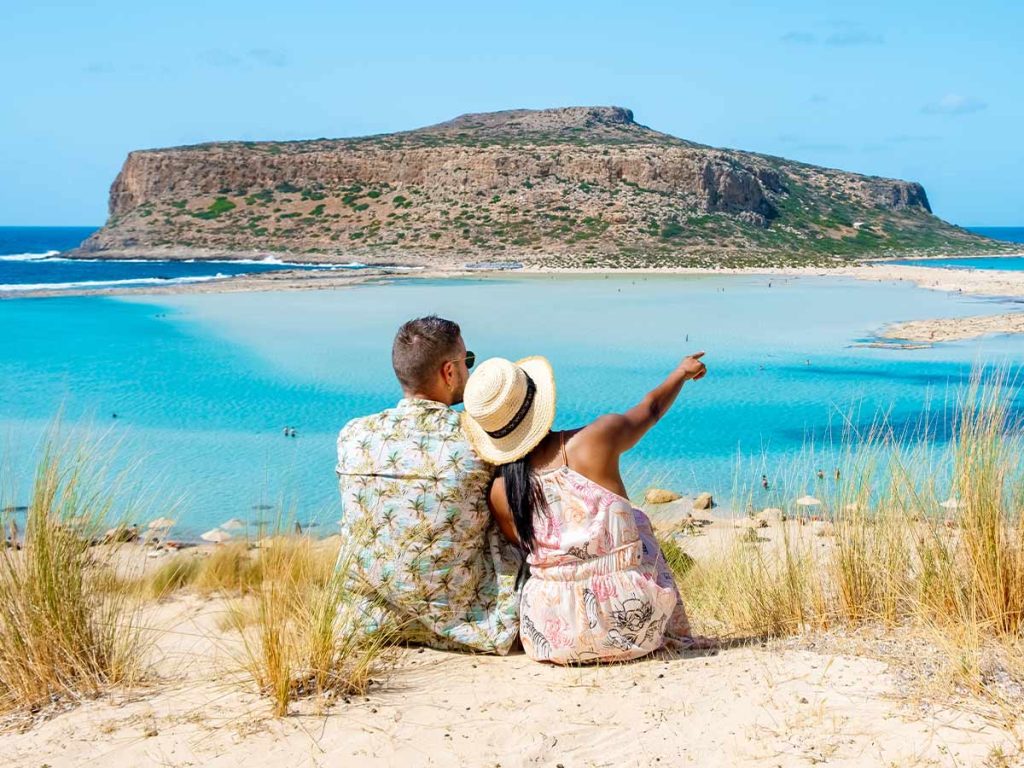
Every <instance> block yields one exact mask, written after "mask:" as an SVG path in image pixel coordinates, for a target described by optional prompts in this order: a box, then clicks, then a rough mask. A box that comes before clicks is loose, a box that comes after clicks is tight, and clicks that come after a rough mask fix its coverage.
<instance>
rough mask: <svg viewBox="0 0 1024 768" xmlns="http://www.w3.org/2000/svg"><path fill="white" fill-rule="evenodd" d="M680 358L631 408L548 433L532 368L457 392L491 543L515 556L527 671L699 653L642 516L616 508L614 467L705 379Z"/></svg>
mask: <svg viewBox="0 0 1024 768" xmlns="http://www.w3.org/2000/svg"><path fill="white" fill-rule="evenodd" d="M703 354H704V353H703V352H698V353H697V354H694V355H690V356H688V357H686V358H684V359H683V361H682V362H681V363H680V364H679V366H677V367H676V369H675V370H674V371H672V373H670V374H669V376H668V377H667V378H666V379H665V380H664V381H663V382H662V383H661V384H659V385H658V386H657V387H655V388H654V389H653V390H652V391H651V392H649V393H648V394H647V395H646V396H645V397H644V398H643V399H642V400H641V401H640V402H639V403H638V404H637V405H636V406H634V407H633V408H630V409H629V410H628V411H626V412H625V413H622V414H608V415H605V416H601V417H600V418H598V419H596V420H595V421H594V422H592V423H591V424H588V425H587V426H585V427H583V428H581V429H575V430H570V431H564V432H553V431H551V426H552V423H553V422H554V416H555V381H554V375H553V373H552V370H551V366H550V365H549V364H548V361H547V360H546V359H544V358H543V357H528V358H526V359H523V360H520V361H519V362H516V363H513V362H511V361H509V360H505V359H502V358H492V359H490V360H487V361H485V362H484V363H482V364H481V365H480V366H479V368H478V370H477V371H476V372H475V373H473V375H472V376H470V378H469V381H468V382H467V384H466V389H465V394H464V402H465V415H464V417H463V418H464V422H465V428H466V434H467V436H468V437H469V439H470V441H471V442H472V444H473V446H474V447H475V448H476V451H477V453H478V454H479V455H480V456H481V458H483V459H484V460H485V461H488V462H491V463H493V464H497V465H499V472H498V475H497V477H496V479H495V481H494V483H493V484H492V486H491V489H490V493H489V503H490V507H491V511H492V514H493V515H494V517H495V519H496V521H497V523H498V526H499V528H500V529H501V531H502V533H503V534H504V535H505V536H506V537H507V538H508V539H509V540H510V541H512V542H515V543H516V544H518V545H519V547H520V548H521V549H522V550H523V551H524V553H525V554H526V555H527V562H528V564H529V566H530V575H529V577H528V578H527V580H526V583H525V585H524V586H523V592H522V599H521V603H520V638H521V640H522V644H523V648H524V649H525V651H526V653H527V654H528V655H529V656H530V657H531V658H533V659H536V660H538V661H549V662H554V663H557V664H572V663H580V662H592V661H620V660H626V659H633V658H638V657H640V656H644V655H646V654H649V653H651V652H652V651H655V650H657V649H659V648H661V647H663V646H671V647H674V648H685V647H689V648H694V647H709V646H710V645H712V644H713V643H712V641H709V640H708V639H707V638H699V637H693V636H692V634H691V632H690V626H689V622H688V620H687V616H686V611H685V609H684V607H683V603H682V600H681V599H680V597H679V592H678V590H677V589H676V585H675V582H674V580H673V578H672V573H671V571H670V570H669V568H668V566H667V564H666V562H665V558H664V556H663V555H662V552H661V549H660V547H659V546H658V543H657V540H656V539H655V538H654V533H653V531H652V528H651V523H650V520H649V519H648V518H647V516H646V515H645V514H644V513H643V512H642V511H640V510H639V509H637V508H636V507H634V506H633V504H632V503H631V502H630V501H629V499H628V498H627V497H626V488H625V485H624V484H623V482H622V475H621V474H620V471H619V458H620V456H621V455H622V454H623V453H625V452H626V451H628V450H629V449H630V448H632V447H633V446H634V445H636V444H637V443H638V442H639V441H640V439H641V438H642V437H643V436H644V435H645V434H646V433H647V431H648V430H650V429H651V427H653V426H654V425H655V424H656V423H657V422H658V420H659V419H661V417H662V416H664V414H665V413H666V412H667V411H668V409H669V408H670V407H671V405H672V403H673V402H674V401H675V399H676V396H677V395H678V394H679V391H680V390H681V389H682V387H683V384H684V383H685V382H687V381H696V380H699V379H701V378H703V377H704V376H705V374H706V373H707V369H706V368H705V366H704V363H703V362H701V357H702V356H703Z"/></svg>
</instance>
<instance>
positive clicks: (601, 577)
mask: <svg viewBox="0 0 1024 768" xmlns="http://www.w3.org/2000/svg"><path fill="white" fill-rule="evenodd" d="M561 454H562V457H563V461H565V459H566V451H565V448H564V443H563V444H562V451H561ZM536 478H537V482H538V483H539V484H540V490H541V493H542V495H543V500H544V503H543V504H542V505H539V506H538V508H537V509H536V510H535V512H534V519H533V532H534V545H533V548H532V550H531V553H530V555H529V558H528V561H529V563H530V579H529V580H528V581H527V583H526V586H525V587H524V590H523V599H522V603H521V605H520V623H521V635H522V640H523V646H524V648H525V649H526V652H527V654H528V655H530V656H531V657H532V658H535V659H537V660H541V661H553V662H556V663H561V664H567V663H578V662H587V661H617V660H625V659H631V658H636V657H639V656H644V655H646V654H648V653H650V652H651V651H653V650H656V649H657V648H659V647H660V646H661V645H662V643H663V641H664V637H665V635H666V632H673V633H676V634H679V635H680V636H682V635H686V634H688V632H689V630H688V627H687V626H686V615H685V613H684V612H683V610H682V603H681V601H680V600H679V594H678V592H677V591H676V588H675V583H674V582H673V580H672V576H671V573H670V572H669V570H668V568H667V567H666V565H665V562H664V559H663V558H662V556H661V550H660V548H659V547H658V545H657V542H656V541H655V539H654V535H653V532H652V531H651V526H650V522H649V521H648V520H647V517H646V516H645V515H644V514H643V512H641V511H640V510H638V509H635V508H634V507H633V505H632V504H631V503H630V502H629V500H628V499H626V498H624V497H622V496H620V495H618V494H617V493H614V492H613V491H610V490H608V489H607V488H604V487H603V486H602V485H600V484H598V483H596V482H595V481H593V480H591V479H590V478H588V477H586V476H584V475H582V474H580V473H579V472H577V471H575V470H574V469H572V468H571V467H570V466H569V465H568V463H567V462H566V463H563V464H562V465H561V466H559V467H556V468H553V469H548V470H540V471H537V472H536Z"/></svg>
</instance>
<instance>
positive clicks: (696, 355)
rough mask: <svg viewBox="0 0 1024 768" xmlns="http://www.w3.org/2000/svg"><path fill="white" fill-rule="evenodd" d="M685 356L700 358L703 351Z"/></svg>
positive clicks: (702, 355)
mask: <svg viewBox="0 0 1024 768" xmlns="http://www.w3.org/2000/svg"><path fill="white" fill-rule="evenodd" d="M687 357H692V358H693V359H694V360H700V359H701V358H702V357H704V352H703V350H702V351H700V352H694V353H693V354H692V355H687Z"/></svg>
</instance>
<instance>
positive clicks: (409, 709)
mask: <svg viewBox="0 0 1024 768" xmlns="http://www.w3.org/2000/svg"><path fill="white" fill-rule="evenodd" d="M686 509H687V502H685V501H684V502H681V503H679V504H676V505H675V506H673V507H666V508H664V509H662V510H660V511H659V510H652V511H653V512H654V515H653V517H654V518H655V520H656V521H658V522H659V525H669V524H670V521H671V520H673V519H678V515H679V514H684V513H685V511H686ZM786 525H795V524H794V523H792V522H791V523H786ZM803 529H804V530H807V527H804V528H803ZM740 530H742V529H741V528H737V527H736V526H735V524H734V521H731V520H724V519H717V518H716V519H714V520H712V521H711V522H710V524H709V525H707V526H706V534H705V535H703V536H699V537H694V538H690V539H687V540H686V542H685V549H687V551H689V552H691V554H692V555H693V556H694V557H695V558H696V559H697V560H698V562H699V560H700V558H701V556H702V553H706V552H707V551H709V548H710V547H715V546H718V545H720V544H721V543H722V542H726V541H728V540H729V539H730V537H732V536H734V535H736V532H737V531H740ZM760 533H761V534H763V539H764V541H765V542H766V544H765V545H766V546H772V543H771V542H775V543H777V542H778V541H780V540H781V529H780V527H779V524H777V523H776V524H775V525H773V526H772V527H770V528H768V529H762V530H761V531H760ZM329 545H330V544H329V542H328V543H325V546H329ZM203 551H204V550H197V554H198V555H199V556H202V554H203ZM226 610H227V602H226V601H225V599H223V598H220V597H209V598H203V597H200V596H198V595H195V594H189V593H181V594H179V595H178V596H175V597H173V598H171V599H169V600H166V601H165V602H162V603H157V604H155V605H152V606H150V607H149V608H147V621H146V624H147V626H148V627H150V628H151V631H152V638H153V640H154V652H153V658H154V660H155V661H154V665H153V670H152V679H151V682H150V683H149V684H148V685H147V686H146V687H143V688H139V689H138V690H135V691H132V692H131V693H130V694H127V695H125V694H113V695H111V696H107V697H102V698H100V699H98V700H94V701H86V702H83V703H82V704H81V705H80V706H78V707H76V708H74V709H71V710H70V711H65V712H62V713H59V714H58V713H52V712H50V713H47V712H43V713H40V714H39V715H38V716H36V718H35V719H34V720H30V721H26V720H23V719H13V720H10V721H9V722H8V723H7V724H6V725H7V729H6V730H5V731H4V732H0V754H2V755H3V759H2V761H0V762H2V764H3V765H4V766H10V767H11V768H14V767H15V766H17V767H24V768H39V766H42V765H47V766H51V767H52V768H60V767H62V766H103V768H134V766H150V765H153V766H157V765H159V766H185V765H202V766H210V767H214V766H244V768H264V767H266V768H269V767H270V766H283V765H287V766H289V768H304V767H305V766H349V765H351V766H392V765H395V766H398V765H400V766H421V765H432V766H492V767H493V766H502V768H509V767H510V766H531V765H536V766H551V767H552V768H554V767H555V766H558V765H562V766H565V768H571V767H575V766H641V765H642V766H652V765H700V766H801V765H807V766H810V765H816V764H827V765H831V766H862V765H872V766H874V765H879V766H881V765H884V766H933V765H958V766H966V765H982V764H983V763H984V762H985V761H986V759H989V758H993V756H998V755H1000V754H1013V753H1014V744H1015V743H1016V742H1015V741H1014V735H1013V734H1012V733H1011V732H1009V731H1007V730H1005V729H1004V727H1002V726H1001V725H1000V722H999V721H998V718H994V717H991V712H990V710H989V709H988V708H987V707H986V706H985V704H984V703H983V702H981V701H978V700H974V699H972V698H971V697H970V696H969V695H968V694H964V695H961V696H958V697H957V698H956V700H953V699H952V698H945V697H938V698H936V697H930V696H928V695H926V694H923V693H922V692H921V689H920V688H919V687H917V686H916V685H915V684H913V683H912V682H908V680H910V679H911V678H908V676H907V674H906V671H905V670H904V669H903V668H902V667H901V664H900V662H899V659H893V658H890V659H885V658H880V654H879V653H877V652H876V653H868V654H866V655H857V654H854V653H852V652H849V651H839V652H837V651H836V649H835V646H834V645H833V644H829V643H826V642H821V641H820V639H818V640H816V639H814V638H802V639H799V640H791V641H788V642H778V643H762V642H758V641H753V640H744V639H743V638H739V639H736V640H733V641H732V642H730V643H726V644H725V645H724V646H723V648H722V649H720V650H718V651H717V652H691V653H686V654H683V655H680V656H674V657H670V656H667V655H661V656H657V657H652V658H648V659H644V660H640V661H638V662H634V663H630V664H623V665H612V666H604V667H580V668H558V667H553V666H549V665H544V664H539V663H536V662H533V661H531V660H529V659H528V658H527V657H526V656H524V655H523V654H522V653H514V654H512V655H510V656H508V657H504V658H498V657H488V656H470V655H461V654H453V653H444V652H439V651H433V650H429V649H414V648H413V649H402V650H400V651H398V653H399V654H400V656H399V659H398V661H397V664H396V665H395V667H394V668H393V669H392V670H391V671H389V672H388V673H387V674H386V675H383V676H382V677H380V678H379V679H378V680H377V683H376V684H375V685H373V686H371V689H370V692H369V693H368V694H367V695H365V696H358V697H352V698H350V699H347V700H344V701H335V702H334V703H333V705H331V706H329V707H323V706H318V705H317V704H315V703H312V702H307V703H302V704H300V705H298V706H296V707H295V708H294V713H293V714H291V715H289V716H288V717H285V718H283V719H275V718H273V717H271V716H270V705H269V703H268V702H267V700H266V699H261V698H260V697H259V696H258V695H257V694H256V693H255V692H254V691H253V690H252V689H251V686H250V685H249V684H247V683H246V681H245V679H244V675H242V674H241V673H240V672H239V670H240V653H241V649H240V647H239V641H238V639H237V635H234V634H233V633H232V632H231V631H230V630H226V629H224V628H223V627H224V622H223V618H224V616H225V614H226ZM890 642H891V641H890ZM850 647H852V648H856V647H866V646H856V645H854V646H850ZM910 652H912V649H910V648H909V647H908V654H909V653H910ZM986 715H989V717H988V718H987V717H986ZM993 759H994V758H993ZM990 764H992V765H1010V764H1011V763H1009V762H1006V763H990Z"/></svg>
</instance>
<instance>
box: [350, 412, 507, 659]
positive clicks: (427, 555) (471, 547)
mask: <svg viewBox="0 0 1024 768" xmlns="http://www.w3.org/2000/svg"><path fill="white" fill-rule="evenodd" d="M338 476H339V482H340V487H341V496H342V524H341V527H342V535H343V537H344V538H345V540H346V542H347V543H351V545H352V547H351V553H352V559H351V561H350V562H349V563H348V564H347V567H348V569H349V573H348V575H349V579H348V581H349V585H350V586H351V587H352V588H353V589H357V590H359V591H360V592H361V593H362V594H363V595H364V596H365V598H366V603H367V611H368V615H369V616H370V620H369V621H368V624H367V629H370V630H373V629H376V628H378V627H377V625H378V624H381V623H383V622H384V621H390V622H394V623H395V624H397V625H400V626H399V629H400V630H402V629H404V630H410V629H411V630H413V631H411V632H409V631H406V632H402V633H401V634H405V635H407V636H410V637H415V638H418V639H423V640H424V641H425V642H427V643H429V644H433V645H438V646H441V647H460V646H461V647H464V648H466V649H474V650H479V651H487V652H492V653H506V652H507V651H508V649H509V647H510V646H511V644H512V643H513V641H514V640H515V637H516V634H517V632H518V626H519V624H518V614H519V598H518V593H517V592H516V589H515V582H516V576H517V574H518V569H519V565H520V556H519V554H518V552H517V551H516V550H515V549H514V548H512V547H511V546H510V545H509V544H508V543H507V542H506V541H505V540H504V538H503V537H502V536H501V535H500V534H499V532H498V530H497V527H496V525H495V524H494V523H493V521H492V518H491V515H490V513H489V511H488V508H487V502H486V492H487V487H488V484H489V483H490V480H491V476H492V468H491V467H490V465H488V464H485V463H484V462H482V461H481V460H480V459H479V458H478V457H477V455H476V453H475V452H474V451H473V449H472V447H471V445H470V444H469V441H468V440H467V439H466V436H465V433H464V432H463V430H462V427H461V424H460V417H459V414H458V413H457V412H456V411H454V410H452V409H451V408H450V407H448V406H447V405H445V404H443V403H439V402H435V401H432V400H423V399H412V398H407V399H404V400H402V401H400V402H399V403H398V405H397V406H396V407H395V408H392V409H389V410H386V411H383V412H382V413H379V414H375V415H373V416H367V417H364V418H360V419H355V420H353V421H350V422H349V423H348V424H347V425H346V426H345V428H344V429H342V431H341V433H340V434H339V436H338ZM348 549H349V548H348V547H346V550H348Z"/></svg>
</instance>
